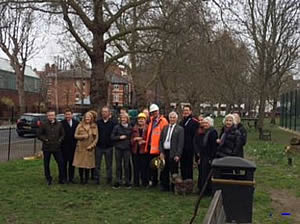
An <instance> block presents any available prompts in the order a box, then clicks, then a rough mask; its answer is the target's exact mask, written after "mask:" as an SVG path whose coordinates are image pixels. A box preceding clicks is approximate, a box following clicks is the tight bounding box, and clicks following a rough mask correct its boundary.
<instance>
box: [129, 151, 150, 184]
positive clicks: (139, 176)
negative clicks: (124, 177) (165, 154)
mask: <svg viewBox="0 0 300 224" xmlns="http://www.w3.org/2000/svg"><path fill="white" fill-rule="evenodd" d="M148 157H149V155H148V154H133V155H132V161H133V173H134V175H133V182H134V185H135V186H139V185H140V180H142V185H143V186H147V185H148V184H149V180H148V165H149V158H148Z"/></svg>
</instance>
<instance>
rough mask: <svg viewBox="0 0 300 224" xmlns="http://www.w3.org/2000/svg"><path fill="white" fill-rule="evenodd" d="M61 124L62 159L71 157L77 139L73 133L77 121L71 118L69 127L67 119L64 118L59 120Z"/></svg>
mask: <svg viewBox="0 0 300 224" xmlns="http://www.w3.org/2000/svg"><path fill="white" fill-rule="evenodd" d="M61 124H62V126H63V128H64V131H65V138H64V140H63V141H62V144H61V148H62V153H63V156H64V159H73V157H74V152H75V149H76V144H77V139H75V137H74V135H75V131H76V128H77V126H78V124H79V122H78V121H76V120H75V119H72V127H70V125H69V123H68V121H67V120H65V119H64V120H62V121H61Z"/></svg>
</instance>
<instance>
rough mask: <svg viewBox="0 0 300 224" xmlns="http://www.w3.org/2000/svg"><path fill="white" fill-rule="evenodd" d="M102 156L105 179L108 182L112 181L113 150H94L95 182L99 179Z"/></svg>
mask: <svg viewBox="0 0 300 224" xmlns="http://www.w3.org/2000/svg"><path fill="white" fill-rule="evenodd" d="M103 156H104V157H105V165H106V178H107V180H108V181H111V180H112V159H113V148H112V147H111V148H106V149H103V148H99V147H97V148H96V168H95V178H96V180H99V179H100V173H101V162H102V158H103Z"/></svg>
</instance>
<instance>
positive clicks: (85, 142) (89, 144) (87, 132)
mask: <svg viewBox="0 0 300 224" xmlns="http://www.w3.org/2000/svg"><path fill="white" fill-rule="evenodd" d="M75 138H76V139H77V140H78V141H77V145H76V151H75V155H74V161H73V166H75V167H79V168H87V169H91V168H95V148H96V144H97V142H98V127H97V125H96V123H92V124H91V125H90V127H88V126H86V125H85V124H84V123H83V122H81V123H80V124H79V125H78V127H77V128H76V132H75Z"/></svg>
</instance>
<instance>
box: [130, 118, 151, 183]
mask: <svg viewBox="0 0 300 224" xmlns="http://www.w3.org/2000/svg"><path fill="white" fill-rule="evenodd" d="M146 119H147V116H146V115H145V114H144V113H139V114H138V116H137V124H136V125H135V126H134V127H133V130H132V136H131V145H132V147H131V149H132V161H133V173H134V175H133V183H134V186H135V187H139V186H140V180H141V181H142V186H144V187H146V186H148V184H149V180H148V175H147V174H148V164H149V162H148V157H149V155H148V154H147V150H146V137H147V128H148V125H147V124H146Z"/></svg>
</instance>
